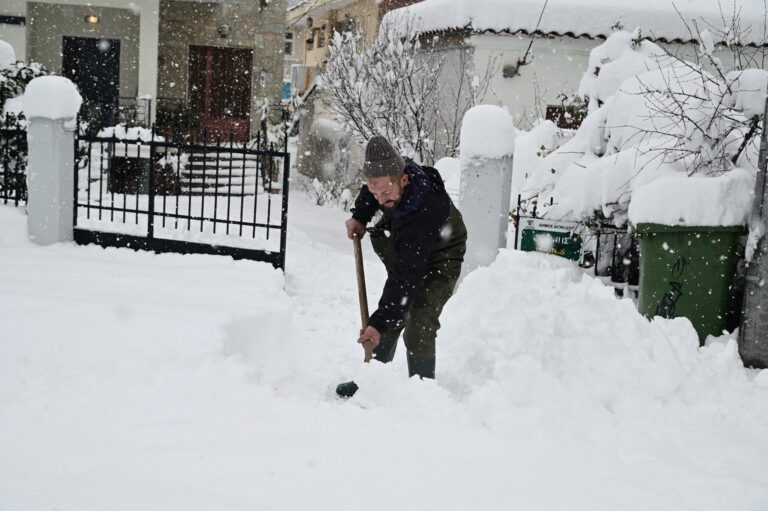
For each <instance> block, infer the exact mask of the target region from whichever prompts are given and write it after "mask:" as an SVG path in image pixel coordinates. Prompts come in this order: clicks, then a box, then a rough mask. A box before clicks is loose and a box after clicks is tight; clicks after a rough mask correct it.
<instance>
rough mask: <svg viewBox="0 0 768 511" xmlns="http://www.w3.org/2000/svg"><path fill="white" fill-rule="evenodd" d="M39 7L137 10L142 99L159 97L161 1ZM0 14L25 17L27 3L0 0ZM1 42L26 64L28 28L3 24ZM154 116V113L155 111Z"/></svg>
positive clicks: (72, 1)
mask: <svg viewBox="0 0 768 511" xmlns="http://www.w3.org/2000/svg"><path fill="white" fill-rule="evenodd" d="M36 1H37V2H39V3H47V4H59V5H85V6H93V7H116V8H120V9H126V8H130V9H135V10H137V11H138V13H139V15H140V28H139V89H138V92H139V96H144V95H149V96H152V98H153V99H154V98H156V97H157V46H158V22H159V19H160V0H132V1H131V2H126V1H125V0H87V1H86V0H36ZM0 14H2V15H6V16H26V15H27V2H26V0H0ZM0 39H2V40H4V41H7V42H9V43H11V45H13V47H14V48H15V49H16V58H17V59H19V60H26V26H24V25H2V24H0ZM153 115H154V111H153Z"/></svg>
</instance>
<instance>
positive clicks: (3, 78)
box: [0, 40, 48, 200]
mask: <svg viewBox="0 0 768 511" xmlns="http://www.w3.org/2000/svg"><path fill="white" fill-rule="evenodd" d="M47 74H48V72H47V71H46V69H45V67H43V66H42V65H41V64H39V63H37V62H32V63H30V64H26V63H24V62H18V61H16V53H15V52H14V50H13V47H12V46H11V45H10V44H8V43H7V42H5V41H2V40H0V128H17V127H20V128H24V127H25V125H26V123H25V118H24V112H23V103H22V100H21V95H22V94H23V93H24V89H25V88H26V87H27V85H28V84H29V82H31V81H32V80H33V79H34V78H37V77H38V76H43V75H47ZM27 151H28V148H27V138H26V137H25V136H18V135H17V134H14V133H12V132H9V136H8V137H3V136H0V154H2V155H4V161H3V162H0V164H4V165H5V166H7V169H9V170H12V171H13V172H12V173H10V174H8V175H7V176H6V177H5V178H4V180H0V187H2V188H3V189H12V190H15V193H16V194H17V196H18V198H19V199H20V200H26V199H27V186H26V179H25V177H24V175H25V172H26V168H27Z"/></svg>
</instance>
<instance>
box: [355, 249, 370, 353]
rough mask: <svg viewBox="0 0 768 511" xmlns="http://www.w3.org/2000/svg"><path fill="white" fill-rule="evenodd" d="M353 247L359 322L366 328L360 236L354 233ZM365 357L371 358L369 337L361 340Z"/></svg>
mask: <svg viewBox="0 0 768 511" xmlns="http://www.w3.org/2000/svg"><path fill="white" fill-rule="evenodd" d="M352 243H353V245H354V247H355V267H356V269H357V298H358V301H359V302H360V324H361V325H362V330H365V329H366V328H368V294H367V293H366V291H365V269H364V268H363V248H362V246H361V245H360V238H359V237H358V236H357V235H355V237H354V238H352ZM363 349H364V350H365V357H364V358H363V362H366V363H367V362H370V361H371V359H372V358H373V343H372V342H371V340H370V339H366V340H365V341H363Z"/></svg>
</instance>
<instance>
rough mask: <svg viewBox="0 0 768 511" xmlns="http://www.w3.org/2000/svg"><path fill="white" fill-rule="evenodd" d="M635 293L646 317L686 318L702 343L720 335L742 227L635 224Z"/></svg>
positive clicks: (727, 306) (724, 319) (737, 256)
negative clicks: (637, 281)
mask: <svg viewBox="0 0 768 511" xmlns="http://www.w3.org/2000/svg"><path fill="white" fill-rule="evenodd" d="M636 231H637V233H638V235H639V236H640V294H639V297H638V310H639V311H640V313H641V314H643V315H644V316H645V317H647V318H653V317H654V316H662V317H665V318H676V317H680V316H682V317H686V318H688V319H689V320H691V323H693V326H694V328H695V329H696V332H697V333H698V334H699V342H700V343H701V344H703V343H704V340H705V339H706V337H707V335H710V334H712V335H720V334H722V332H723V329H724V328H725V322H726V316H727V314H728V312H729V303H728V302H729V292H730V287H731V283H732V280H733V276H734V273H735V271H736V264H737V263H738V260H739V255H738V250H739V237H740V236H742V235H743V234H744V228H743V227H741V226H736V227H688V226H670V225H660V224H638V225H637V229H636Z"/></svg>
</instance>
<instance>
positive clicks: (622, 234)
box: [513, 195, 640, 290]
mask: <svg viewBox="0 0 768 511" xmlns="http://www.w3.org/2000/svg"><path fill="white" fill-rule="evenodd" d="M522 203H523V201H522V200H521V197H520V196H519V195H518V199H517V209H516V212H515V214H514V215H513V219H514V221H515V226H516V228H518V229H519V228H520V226H521V225H523V222H524V221H525V220H526V219H535V220H540V219H542V217H540V216H539V215H538V214H537V213H538V211H537V205H536V204H535V203H534V204H533V205H532V210H531V213H530V214H525V212H524V209H523V205H522ZM551 205H552V202H550V203H549V206H551ZM547 220H550V221H551V219H549V218H547ZM553 222H555V223H557V221H556V220H555V221H553ZM562 223H564V224H573V226H574V228H576V227H577V224H578V222H562ZM578 230H579V231H581V232H582V233H583V235H584V236H583V239H582V240H581V245H580V247H578V248H577V249H574V250H566V252H568V256H571V257H570V258H571V259H578V260H579V265H580V266H581V267H583V268H587V269H592V271H593V272H594V275H595V276H596V277H601V278H604V279H606V280H607V281H610V282H611V283H612V284H613V285H614V286H616V287H617V288H618V287H624V286H628V287H629V288H630V290H635V289H636V287H637V285H638V282H639V278H640V255H639V247H638V240H637V238H636V236H634V234H633V233H631V232H630V231H629V229H628V228H627V227H626V226H623V227H616V226H614V225H612V224H608V223H605V222H603V221H601V220H598V221H597V222H595V223H594V224H590V225H586V224H583V225H582V226H581V228H580V229H578ZM520 238H521V237H520V236H517V235H516V236H515V245H514V247H515V248H516V249H517V248H520V247H519V246H518V245H519V239H520ZM567 248H571V249H572V248H573V247H572V246H571V247H567ZM571 252H580V253H578V254H573V253H571Z"/></svg>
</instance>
